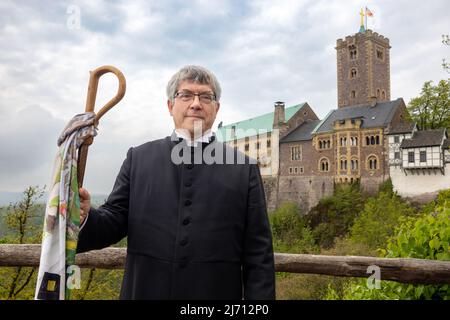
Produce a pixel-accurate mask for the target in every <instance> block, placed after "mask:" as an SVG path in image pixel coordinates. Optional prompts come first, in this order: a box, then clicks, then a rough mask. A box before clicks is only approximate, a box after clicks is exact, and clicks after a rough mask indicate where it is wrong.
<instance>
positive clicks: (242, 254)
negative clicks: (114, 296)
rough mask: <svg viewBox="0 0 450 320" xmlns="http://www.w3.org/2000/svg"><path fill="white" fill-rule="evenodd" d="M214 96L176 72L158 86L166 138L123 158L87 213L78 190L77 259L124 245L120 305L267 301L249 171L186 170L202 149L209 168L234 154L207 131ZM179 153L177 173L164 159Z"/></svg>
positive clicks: (264, 223) (267, 246) (267, 269)
mask: <svg viewBox="0 0 450 320" xmlns="http://www.w3.org/2000/svg"><path fill="white" fill-rule="evenodd" d="M220 95H221V88H220V84H219V82H218V81H217V79H216V77H215V76H214V75H213V74H212V73H211V72H210V71H208V70H206V69H205V68H203V67H199V66H186V67H184V68H182V69H181V70H180V71H178V72H177V73H176V74H175V75H174V76H173V77H172V78H171V80H170V81H169V83H168V85H167V97H168V100H167V106H168V109H169V112H170V114H171V116H172V118H173V121H174V125H175V128H174V131H173V133H172V135H171V136H170V137H166V138H164V139H160V140H155V141H150V142H147V143H145V144H143V145H140V146H138V147H133V148H130V149H129V150H128V153H127V157H126V159H125V161H124V162H123V164H122V167H121V169H120V172H119V174H118V176H117V179H116V182H115V184H114V188H113V190H112V192H111V194H110V195H109V197H108V199H107V201H106V203H105V204H103V205H101V206H100V207H99V208H97V209H95V208H92V207H91V206H90V196H89V193H88V192H87V190H86V189H84V188H81V189H80V198H81V215H82V219H83V221H82V223H83V225H82V230H81V232H80V235H79V241H78V248H77V251H78V252H84V251H88V250H92V249H101V248H104V247H107V246H109V245H111V244H113V243H116V242H118V241H120V240H121V239H122V238H124V237H126V236H128V248H127V259H126V265H125V274H124V279H123V283H122V289H121V294H120V297H121V299H236V300H238V299H239V300H240V299H246V300H247V299H252V300H253V299H258V300H259V299H274V298H275V269H274V255H273V248H272V238H271V231H270V226H269V222H268V217H267V208H266V202H265V196H264V189H263V184H262V180H261V175H260V172H259V168H258V166H257V165H256V164H254V163H251V161H250V159H249V158H247V157H245V156H243V157H244V158H245V159H246V161H245V163H243V164H239V163H235V162H232V163H230V161H224V159H219V161H217V162H215V163H212V164H211V163H206V162H205V161H203V159H200V161H193V160H194V158H195V155H197V154H200V155H202V151H204V150H205V149H206V148H210V149H211V150H213V153H215V159H216V160H217V159H218V158H221V157H222V156H224V155H226V154H229V153H230V151H231V152H232V153H234V154H235V155H236V154H237V153H239V151H237V150H235V149H232V148H230V147H228V146H226V145H225V144H223V143H220V142H218V141H217V139H216V137H215V134H214V133H213V132H212V131H211V127H212V125H213V123H214V120H215V118H216V115H217V112H218V111H219V108H220V102H219V101H220ZM180 146H181V148H179V150H180V153H181V156H182V159H183V161H182V162H181V163H179V162H176V161H174V153H173V149H174V148H175V147H180ZM240 156H242V154H241V155H240ZM233 159H234V157H233ZM195 160H198V159H195ZM226 160H229V158H227V159H226Z"/></svg>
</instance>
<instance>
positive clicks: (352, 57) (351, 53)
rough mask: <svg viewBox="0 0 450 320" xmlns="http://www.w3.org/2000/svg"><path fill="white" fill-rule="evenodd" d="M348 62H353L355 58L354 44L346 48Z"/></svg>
mask: <svg viewBox="0 0 450 320" xmlns="http://www.w3.org/2000/svg"><path fill="white" fill-rule="evenodd" d="M348 53H349V57H350V60H355V59H356V56H357V51H356V46H355V45H354V44H352V45H350V46H348Z"/></svg>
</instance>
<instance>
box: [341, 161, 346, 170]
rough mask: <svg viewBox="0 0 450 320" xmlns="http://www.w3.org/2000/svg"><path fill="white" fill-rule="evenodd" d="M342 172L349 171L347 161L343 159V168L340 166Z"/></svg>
mask: <svg viewBox="0 0 450 320" xmlns="http://www.w3.org/2000/svg"><path fill="white" fill-rule="evenodd" d="M340 169H341V170H347V159H345V158H341V166H340Z"/></svg>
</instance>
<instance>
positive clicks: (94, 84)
mask: <svg viewBox="0 0 450 320" xmlns="http://www.w3.org/2000/svg"><path fill="white" fill-rule="evenodd" d="M109 72H111V73H114V74H115V75H116V77H117V79H119V88H118V89H117V93H116V95H115V97H114V98H112V99H111V100H109V101H108V103H107V104H105V105H104V106H103V108H101V109H100V111H99V112H98V113H97V114H96V116H95V121H94V125H95V127H97V125H98V121H99V120H100V118H101V117H102V116H103V115H104V114H105V113H106V112H107V111H108V110H109V109H111V108H112V107H114V106H115V105H116V104H117V103H119V101H120V100H122V98H123V96H124V95H125V90H126V81H125V77H124V76H123V74H122V72H121V71H120V70H119V69H117V68H115V67H113V66H102V67H99V68H97V69H95V70H93V71H90V72H89V73H90V77H89V86H88V92H87V99H86V109H85V112H94V107H95V99H96V97H97V89H98V81H99V79H100V77H101V76H102V75H104V74H105V73H109ZM93 141H94V138H93V137H91V138H88V139H86V141H85V142H84V143H83V145H82V146H81V147H80V154H79V157H78V187H79V188H81V187H82V186H83V179H84V171H85V169H86V159H87V154H88V148H89V146H90V145H91V144H92V142H93Z"/></svg>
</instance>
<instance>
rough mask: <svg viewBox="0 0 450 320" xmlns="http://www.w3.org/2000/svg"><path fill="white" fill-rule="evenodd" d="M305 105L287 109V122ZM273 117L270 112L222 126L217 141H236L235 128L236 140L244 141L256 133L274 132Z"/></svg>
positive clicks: (218, 131)
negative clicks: (232, 131)
mask: <svg viewBox="0 0 450 320" xmlns="http://www.w3.org/2000/svg"><path fill="white" fill-rule="evenodd" d="M304 105H305V103H300V104H297V105H295V106H292V107H289V108H285V120H286V121H288V120H289V119H290V118H292V116H293V115H294V114H295V113H296V112H297V111H298V110H300V109H301V108H302V107H303V106H304ZM273 115H274V112H269V113H266V114H263V115H261V116H258V117H255V118H250V119H247V120H243V121H239V122H235V123H231V124H228V125H226V126H222V127H221V128H218V129H217V132H216V134H217V140H219V141H222V142H227V141H230V140H234V138H233V137H231V130H232V127H233V126H234V127H235V133H236V139H237V140H239V139H242V138H245V137H250V136H254V135H256V133H264V132H272V130H273Z"/></svg>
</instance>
